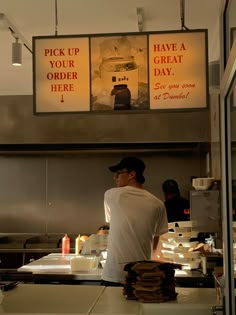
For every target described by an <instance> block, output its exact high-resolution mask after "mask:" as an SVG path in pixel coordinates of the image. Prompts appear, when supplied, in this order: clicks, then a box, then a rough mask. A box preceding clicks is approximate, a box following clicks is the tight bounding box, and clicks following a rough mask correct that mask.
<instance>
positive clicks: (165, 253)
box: [161, 249, 176, 259]
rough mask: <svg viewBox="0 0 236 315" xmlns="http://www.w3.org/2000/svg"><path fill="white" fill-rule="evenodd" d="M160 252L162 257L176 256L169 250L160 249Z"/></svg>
mask: <svg viewBox="0 0 236 315" xmlns="http://www.w3.org/2000/svg"><path fill="white" fill-rule="evenodd" d="M161 252H162V255H163V257H164V258H169V259H174V258H175V257H176V254H175V253H174V252H173V251H171V250H168V249H162V250H161Z"/></svg>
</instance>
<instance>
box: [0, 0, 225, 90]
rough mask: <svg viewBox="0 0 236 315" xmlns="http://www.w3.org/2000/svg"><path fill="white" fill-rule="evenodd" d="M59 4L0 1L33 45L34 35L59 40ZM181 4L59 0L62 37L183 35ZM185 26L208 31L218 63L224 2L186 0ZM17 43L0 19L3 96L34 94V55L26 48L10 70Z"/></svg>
mask: <svg viewBox="0 0 236 315" xmlns="http://www.w3.org/2000/svg"><path fill="white" fill-rule="evenodd" d="M55 3H56V1H55V0H40V1H39V0H1V1H0V13H3V14H4V15H5V16H6V17H7V19H8V20H9V21H10V22H11V23H12V24H13V25H14V26H15V27H16V28H17V30H18V31H19V32H20V33H21V34H22V35H23V36H24V38H25V39H26V41H27V42H29V43H30V44H32V37H33V36H42V35H55ZM180 3H181V1H180V0H119V1H114V0H57V9H58V11H57V13H58V14H57V16H58V35H64V34H67V35H69V34H96V33H119V32H137V31H138V24H137V15H136V8H137V7H140V8H143V12H144V31H164V30H180V29H181V19H180ZM184 3H185V26H186V27H187V28H189V29H200V28H201V29H208V37H209V61H210V62H211V61H215V60H217V59H219V7H220V3H221V1H220V0H186V1H184ZM12 42H14V38H13V36H12V35H11V32H10V31H9V29H7V27H6V26H5V25H4V24H3V21H1V20H0V95H29V94H32V54H31V53H30V52H29V51H28V50H27V49H26V48H23V63H22V66H21V67H14V66H12V65H11V45H12Z"/></svg>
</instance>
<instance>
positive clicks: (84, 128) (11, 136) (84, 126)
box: [0, 96, 210, 145]
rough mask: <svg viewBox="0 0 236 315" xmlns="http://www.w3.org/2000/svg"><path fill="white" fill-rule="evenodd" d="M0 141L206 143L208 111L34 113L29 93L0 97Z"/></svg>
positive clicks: (29, 142)
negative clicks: (26, 94) (42, 114)
mask: <svg viewBox="0 0 236 315" xmlns="http://www.w3.org/2000/svg"><path fill="white" fill-rule="evenodd" d="M0 117H1V124H0V145H1V144H42V143H47V144H52V143H54V144H55V143H57V144H58V143H71V144H73V143H117V142H118V143H132V142H138V143H140V142H165V143H168V142H209V134H210V131H209V130H210V118H209V111H208V110H207V109H205V110H198V111H197V110H196V111H182V112H181V111H179V112H178V111H174V112H173V111H172V112H150V111H147V112H145V113H144V112H143V113H141V112H138V113H137V112H135V113H134V112H132V113H123V114H122V113H117V112H116V113H110V114H104V113H99V114H98V113H87V114H57V115H44V116H41V115H40V116H39V115H34V114H33V97H32V96H1V97H0Z"/></svg>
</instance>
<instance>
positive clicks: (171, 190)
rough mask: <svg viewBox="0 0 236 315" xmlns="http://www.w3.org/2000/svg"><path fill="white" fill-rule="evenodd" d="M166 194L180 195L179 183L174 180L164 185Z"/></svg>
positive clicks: (169, 180)
mask: <svg viewBox="0 0 236 315" xmlns="http://www.w3.org/2000/svg"><path fill="white" fill-rule="evenodd" d="M162 190H163V192H164V193H165V194H180V191H179V186H178V183H177V182H176V181H175V180H174V179H167V180H165V181H164V183H163V184H162Z"/></svg>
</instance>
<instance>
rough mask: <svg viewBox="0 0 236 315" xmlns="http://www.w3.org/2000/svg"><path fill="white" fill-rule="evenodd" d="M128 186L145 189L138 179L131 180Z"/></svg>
mask: <svg viewBox="0 0 236 315" xmlns="http://www.w3.org/2000/svg"><path fill="white" fill-rule="evenodd" d="M127 186H132V187H136V188H140V189H144V187H143V184H141V183H138V182H136V181H130V182H129V183H128V185H127Z"/></svg>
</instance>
